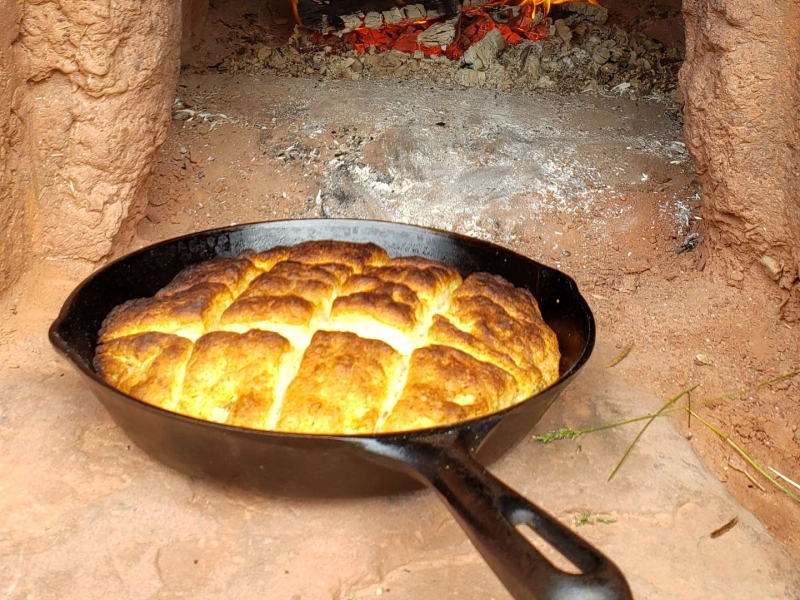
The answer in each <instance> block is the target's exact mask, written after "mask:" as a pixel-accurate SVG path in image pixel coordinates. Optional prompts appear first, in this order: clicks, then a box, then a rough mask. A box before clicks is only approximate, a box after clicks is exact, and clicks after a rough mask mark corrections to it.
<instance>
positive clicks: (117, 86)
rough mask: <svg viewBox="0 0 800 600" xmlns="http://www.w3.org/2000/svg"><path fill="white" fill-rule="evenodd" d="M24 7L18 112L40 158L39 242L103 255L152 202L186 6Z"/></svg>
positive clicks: (150, 0)
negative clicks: (22, 85)
mask: <svg viewBox="0 0 800 600" xmlns="http://www.w3.org/2000/svg"><path fill="white" fill-rule="evenodd" d="M20 17H21V24H20V26H19V37H18V38H17V40H16V42H15V43H14V53H15V56H14V60H15V62H16V64H17V65H18V67H19V68H20V69H21V72H22V78H23V81H24V83H25V84H26V85H25V94H24V95H22V97H20V98H16V99H15V113H16V114H17V115H18V117H19V119H20V120H21V122H22V126H23V128H24V131H23V139H24V140H25V144H26V145H27V150H28V153H29V156H30V159H31V172H32V175H33V178H32V187H33V190H34V193H35V198H36V201H35V207H34V210H35V213H36V214H35V215H31V217H32V219H33V223H34V234H35V236H36V237H35V239H36V241H37V248H36V249H41V250H42V252H43V254H44V255H45V256H49V257H51V258H52V257H60V256H64V257H71V258H81V259H87V260H98V259H100V258H103V257H104V256H106V255H107V254H108V253H109V252H110V251H111V247H112V241H113V239H114V236H115V235H116V234H117V232H118V230H119V228H120V225H121V223H122V222H123V220H124V219H125V218H126V217H128V216H129V215H135V214H136V213H137V212H138V211H141V210H143V208H144V202H145V196H146V190H147V187H148V185H149V181H150V177H149V175H150V173H151V171H152V169H153V164H154V156H155V152H156V150H157V149H158V147H159V146H160V145H161V143H162V142H163V141H164V137H165V135H166V127H167V124H168V118H169V106H170V103H171V102H172V95H173V92H174V89H175V82H176V79H177V74H178V66H179V49H180V22H181V6H180V3H172V2H162V1H160V0H121V1H119V2H114V3H110V2H85V1H82V0H58V1H55V2H39V1H37V0H30V1H24V2H23V3H22V5H21V9H20ZM3 21H4V22H5V19H4V20H3ZM4 38H5V31H4ZM0 105H2V102H0ZM0 123H2V121H0Z"/></svg>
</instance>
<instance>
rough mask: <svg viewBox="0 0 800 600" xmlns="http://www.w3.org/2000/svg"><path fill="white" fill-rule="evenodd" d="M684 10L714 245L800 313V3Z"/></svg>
mask: <svg viewBox="0 0 800 600" xmlns="http://www.w3.org/2000/svg"><path fill="white" fill-rule="evenodd" d="M683 12H684V18H685V22H686V45H687V47H686V62H685V63H684V66H683V68H682V70H681V79H680V81H681V87H682V90H683V94H684V97H685V99H686V106H685V122H686V126H685V131H684V134H685V138H686V143H687V145H688V147H689V149H690V151H691V153H692V156H693V158H694V162H695V166H696V168H697V173H698V177H699V178H700V182H701V184H702V196H703V197H702V200H703V202H702V217H703V219H704V222H705V232H706V234H707V237H708V239H709V242H710V244H711V246H712V251H713V249H714V248H715V247H719V246H725V247H728V248H731V249H733V250H734V252H735V253H736V255H738V257H739V259H741V261H742V262H743V263H745V264H752V263H754V262H758V263H760V264H761V265H762V267H763V268H764V269H765V270H766V272H767V273H768V274H769V276H770V277H772V278H773V279H774V280H775V281H777V282H779V284H780V285H781V287H783V288H784V289H785V290H787V293H788V290H792V293H793V296H792V301H791V302H789V303H788V304H787V307H786V316H787V317H788V318H792V319H797V318H800V314H798V313H800V311H799V310H798V299H797V296H798V289H797V286H798V283H797V280H798V269H800V185H798V183H799V182H800V1H798V0H684V6H683ZM787 299H788V297H787Z"/></svg>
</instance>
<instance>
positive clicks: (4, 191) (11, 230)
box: [0, 0, 29, 291]
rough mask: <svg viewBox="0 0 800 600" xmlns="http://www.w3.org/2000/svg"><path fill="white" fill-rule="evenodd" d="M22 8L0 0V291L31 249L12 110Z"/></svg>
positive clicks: (16, 273)
mask: <svg viewBox="0 0 800 600" xmlns="http://www.w3.org/2000/svg"><path fill="white" fill-rule="evenodd" d="M20 8H21V1H20V0H0V291H2V290H3V289H5V288H6V287H8V286H9V285H10V284H11V283H13V281H14V280H15V279H16V278H17V277H18V276H19V274H20V272H21V271H22V268H23V267H24V265H25V262H26V260H25V259H26V256H27V252H26V250H27V247H28V243H27V237H28V236H27V231H26V229H27V228H26V225H25V198H24V189H25V187H29V186H23V185H22V181H21V180H20V177H18V174H19V171H20V168H19V167H20V163H21V158H22V157H21V156H20V154H19V150H20V141H21V128H20V122H19V119H18V118H17V117H16V116H15V115H14V112H13V109H12V106H13V100H14V98H15V96H16V94H17V93H18V90H19V89H20V85H21V83H22V75H21V72H20V69H19V68H18V66H17V65H16V63H15V61H14V60H13V48H12V45H13V43H14V40H15V39H16V38H17V35H19V31H20V27H19V21H20ZM15 180H16V181H17V182H18V184H17V185H13V186H12V182H13V181H15Z"/></svg>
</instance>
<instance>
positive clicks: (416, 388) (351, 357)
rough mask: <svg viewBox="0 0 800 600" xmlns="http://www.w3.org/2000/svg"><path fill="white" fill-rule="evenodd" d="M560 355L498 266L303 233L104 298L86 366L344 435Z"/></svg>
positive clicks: (472, 403) (260, 424)
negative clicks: (467, 268)
mask: <svg viewBox="0 0 800 600" xmlns="http://www.w3.org/2000/svg"><path fill="white" fill-rule="evenodd" d="M559 359H560V355H559V350H558V341H557V339H556V336H555V333H554V332H553V331H552V330H551V329H550V328H549V327H548V326H547V325H546V324H545V323H544V321H543V320H542V316H541V313H540V311H539V307H538V304H537V303H536V300H535V299H534V297H533V295H532V294H531V293H530V292H528V291H527V290H524V289H521V288H517V287H514V286H513V285H512V284H510V283H509V282H508V281H506V280H505V279H503V278H502V277H499V276H497V275H491V274H489V273H474V274H472V275H469V276H468V277H466V278H465V279H463V280H462V278H461V275H460V274H459V273H458V271H457V270H456V269H454V268H453V267H452V266H450V265H447V264H444V263H441V262H438V261H433V260H429V259H425V258H422V257H418V256H410V257H397V258H390V257H389V256H388V255H387V254H386V252H385V251H384V250H383V249H382V248H380V247H379V246H377V245H375V244H355V243H350V242H336V241H312V242H304V243H301V244H298V245H296V246H290V247H276V248H272V249H270V250H266V251H264V252H253V251H251V250H248V251H245V252H243V253H241V254H240V255H239V256H237V257H235V258H226V259H214V260H211V261H207V262H204V263H200V264H197V265H193V266H191V267H188V268H187V269H185V270H184V271H182V272H181V273H179V274H178V275H177V276H176V277H175V278H174V279H173V280H172V281H171V282H170V283H169V284H168V285H167V286H165V287H164V288H162V289H161V290H159V292H158V293H157V294H156V295H155V296H154V297H152V298H142V299H137V300H131V301H128V302H126V303H124V304H122V305H120V306H118V307H116V308H115V309H114V310H112V311H111V313H109V315H108V317H106V319H105V321H104V322H103V326H102V328H101V330H100V339H99V344H98V348H97V352H96V356H95V367H96V369H97V371H98V373H99V374H100V375H101V376H102V377H103V378H104V379H105V380H106V381H107V382H108V383H109V384H111V385H112V386H114V387H116V388H117V389H119V390H120V391H122V392H125V393H128V394H130V395H132V396H134V397H136V398H138V399H140V400H142V401H144V402H148V403H150V404H154V405H156V406H160V407H162V408H164V409H166V410H171V411H175V412H180V413H182V414H185V415H189V416H193V417H196V418H200V419H204V420H209V421H215V422H220V423H227V424H229V425H235V426H239V427H247V428H251V429H262V430H278V431H289V432H302V433H325V434H342V435H346V434H370V433H375V432H391V431H407V430H412V429H420V428H427V427H436V426H440V425H445V424H451V423H456V422H459V421H462V420H464V419H469V418H475V417H479V416H483V415H486V414H489V413H491V412H494V411H497V410H500V409H502V408H506V407H508V406H511V405H513V404H515V403H518V402H521V401H522V400H524V399H526V398H528V397H530V396H531V395H532V394H534V393H536V392H538V391H540V390H542V389H544V388H545V387H547V386H549V385H551V384H552V383H554V382H555V381H556V380H557V379H558V365H559Z"/></svg>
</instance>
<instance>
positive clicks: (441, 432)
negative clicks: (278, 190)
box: [48, 219, 596, 442]
mask: <svg viewBox="0 0 800 600" xmlns="http://www.w3.org/2000/svg"><path fill="white" fill-rule="evenodd" d="M298 221H303V222H308V223H320V224H321V223H330V222H337V223H340V224H342V225H347V224H350V225H353V226H358V225H359V224H377V225H390V226H395V227H397V226H399V227H401V228H409V229H416V230H419V231H422V232H425V233H435V234H439V235H443V236H445V237H449V238H456V239H457V240H459V241H461V242H464V243H467V244H476V245H479V246H483V247H485V248H487V249H490V250H494V251H496V252H499V253H503V254H506V255H511V256H514V257H517V258H519V259H521V260H523V261H526V262H528V263H533V264H534V265H537V266H538V267H539V268H540V269H544V270H548V271H551V272H554V273H556V274H558V275H560V276H561V277H563V278H564V279H565V280H566V282H567V283H568V284H569V287H570V288H571V290H572V292H573V293H574V294H575V296H576V300H577V301H578V303H579V304H580V305H581V307H582V309H583V312H584V316H585V317H586V320H587V323H586V332H587V337H586V343H585V344H584V347H583V349H582V350H581V353H580V356H579V357H578V359H577V360H576V361H575V362H574V363H573V364H572V365H571V366H570V367H569V368H568V369H567V370H566V371H565V372H564V373H563V374H559V377H558V379H557V380H556V381H555V382H553V383H552V384H551V385H549V386H548V387H546V388H544V389H541V390H539V391H538V392H536V393H535V394H533V395H532V396H529V397H527V398H525V399H524V400H521V401H519V402H517V403H515V404H513V405H511V406H508V407H506V408H504V409H502V410H498V411H495V412H491V413H489V414H485V415H481V416H478V417H472V418H470V419H464V420H463V421H458V422H457V423H450V424H447V425H441V426H439V427H428V428H424V429H411V430H408V431H395V432H380V433H368V434H367V433H364V434H347V435H342V434H332V433H293V432H286V431H270V430H264V429H250V428H246V427H239V426H236V425H227V424H225V423H216V422H213V421H206V420H204V419H198V418H195V417H190V416H187V415H182V414H180V413H176V412H173V411H169V410H166V409H164V408H161V407H159V406H155V405H153V404H148V403H147V402H144V401H142V400H139V399H138V398H134V397H133V396H130V395H128V394H126V393H124V392H121V391H120V390H118V389H116V388H115V387H113V386H111V385H110V384H108V383H107V382H106V381H105V380H104V379H103V378H102V377H100V376H99V375H98V374H97V373H96V372H95V371H94V370H93V369H91V368H89V367H88V366H87V365H85V364H84V361H83V360H82V359H81V358H80V357H78V356H77V355H76V352H75V351H74V350H73V349H72V348H71V347H70V344H69V343H68V342H66V341H65V340H64V339H62V338H61V336H60V334H59V332H58V330H59V328H60V327H61V326H62V325H63V324H64V323H65V322H67V320H68V317H69V315H68V313H69V312H70V310H71V309H72V305H73V303H74V300H75V298H76V297H77V296H78V294H79V293H80V292H81V290H83V288H85V287H86V286H87V285H88V284H89V283H90V282H91V281H92V280H94V279H95V278H96V277H98V276H99V275H100V274H101V273H103V272H104V271H107V270H109V269H111V268H112V267H114V266H115V265H117V264H119V263H123V262H125V261H127V260H130V259H131V258H133V257H135V256H138V255H141V254H145V253H146V252H149V251H152V250H153V249H154V248H156V247H158V246H162V245H168V244H174V243H177V242H181V241H183V240H188V239H190V238H195V237H199V236H203V235H210V234H224V233H227V232H233V231H237V230H243V229H251V228H254V227H256V226H259V225H279V224H287V223H296V222H298ZM373 243H376V242H373ZM209 260H212V259H209ZM201 262H202V261H201ZM442 262H445V261H442ZM531 293H532V292H531ZM537 301H538V299H537ZM595 337H596V324H595V319H594V314H593V313H592V310H591V308H590V307H589V304H588V302H586V299H585V298H584V297H583V295H582V294H581V293H580V290H579V288H578V284H577V283H576V282H575V280H574V279H573V278H572V277H571V276H569V275H567V274H566V273H564V272H563V271H561V270H560V269H556V268H554V267H550V266H548V265H545V264H543V263H540V262H539V261H536V260H533V259H532V258H529V257H527V256H525V255H523V254H520V253H519V252H516V251H515V250H512V249H510V248H506V247H505V246H501V245H499V244H496V243H495V242H490V241H488V240H482V239H479V238H475V237H471V236H468V235H464V234H461V233H457V232H453V231H446V230H443V229H438V228H435V227H427V226H424V225H416V224H412V223H401V222H398V221H385V220H379V219H278V220H268V221H252V222H249V223H239V224H237V225H227V226H225V227H214V228H211V229H205V230H201V231H194V232H192V233H188V234H184V235H180V236H177V237H172V238H167V239H165V240H161V241H157V242H154V243H152V244H148V245H146V246H143V247H141V248H138V249H136V250H134V251H132V252H128V253H126V254H124V255H122V256H120V257H118V258H115V259H114V260H112V261H111V262H109V263H108V264H105V265H103V266H102V267H100V268H99V269H97V270H95V271H94V272H92V273H90V274H89V275H88V276H86V277H85V278H84V279H83V280H82V281H81V282H80V283H79V284H78V285H77V286H76V287H75V288H74V289H73V290H72V292H71V293H70V294H69V295H68V296H67V298H66V300H64V303H63V304H62V306H61V310H60V311H59V313H58V316H57V317H56V318H55V319H54V320H53V322H52V323H51V325H50V327H49V328H48V339H49V340H50V343H51V344H52V345H53V346H54V347H55V349H56V350H58V351H59V353H61V354H62V355H63V356H64V357H65V358H66V359H67V360H68V361H69V362H70V363H71V364H72V366H73V368H77V369H78V371H80V372H81V373H82V374H83V375H84V376H86V377H88V378H89V379H90V380H92V381H93V382H94V383H95V384H98V385H100V386H102V387H104V388H106V390H108V391H109V392H111V393H112V394H115V395H116V396H118V397H119V398H120V399H122V400H124V401H126V402H133V403H134V404H136V405H138V406H139V408H143V409H146V410H148V411H150V412H154V413H156V414H160V415H163V416H164V417H166V418H175V419H179V420H184V421H187V422H188V423H191V424H196V425H201V426H209V427H212V428H216V429H219V430H220V431H223V432H232V433H236V434H237V435H242V434H244V435H257V436H263V435H265V434H266V435H269V436H270V437H277V438H286V439H291V440H298V439H325V440H331V441H345V442H348V441H354V442H359V441H363V440H372V439H375V440H381V441H392V440H401V439H408V438H433V437H446V436H449V435H453V434H458V433H459V432H463V431H469V430H470V429H471V428H473V427H474V426H476V425H480V424H486V425H488V426H489V427H488V428H487V431H488V430H490V429H491V428H492V426H493V425H494V424H496V423H498V422H500V421H501V420H504V418H505V417H506V416H507V415H509V413H511V412H513V411H515V410H520V409H521V408H522V407H523V406H524V405H526V404H528V403H529V402H531V401H533V400H535V399H536V398H537V397H539V396H541V395H543V394H545V393H546V392H552V391H553V390H556V389H557V388H561V387H563V386H565V385H566V384H567V383H569V381H570V380H572V379H573V378H574V377H575V375H577V374H578V372H579V371H580V370H581V369H582V368H583V367H584V366H585V365H586V363H587V362H588V360H589V357H590V356H591V354H592V351H593V350H594V344H595ZM96 347H97V346H96V344H95V348H96Z"/></svg>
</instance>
